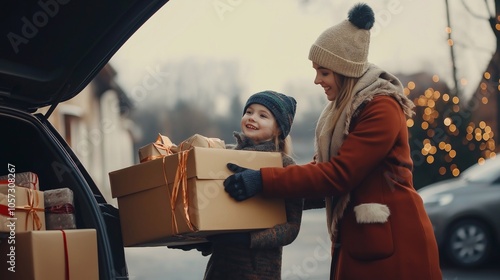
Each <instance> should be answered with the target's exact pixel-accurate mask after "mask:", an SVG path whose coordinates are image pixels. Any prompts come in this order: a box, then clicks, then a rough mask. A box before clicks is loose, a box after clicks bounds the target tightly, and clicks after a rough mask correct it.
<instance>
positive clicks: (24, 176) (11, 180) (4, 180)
mask: <svg viewBox="0 0 500 280" xmlns="http://www.w3.org/2000/svg"><path fill="white" fill-rule="evenodd" d="M12 184H14V185H16V186H18V187H23V188H28V189H33V190H39V189H40V188H39V185H40V184H39V182H38V175H37V174H35V173H33V172H21V173H11V174H7V175H3V176H0V186H8V185H12Z"/></svg>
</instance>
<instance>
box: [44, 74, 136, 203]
mask: <svg viewBox="0 0 500 280" xmlns="http://www.w3.org/2000/svg"><path fill="white" fill-rule="evenodd" d="M115 76H116V72H115V70H114V69H113V68H112V67H111V65H109V64H107V65H106V66H105V67H104V68H103V69H102V70H101V71H100V72H99V74H98V75H97V76H96V77H95V78H94V79H93V80H92V82H90V84H89V85H87V87H85V88H84V89H83V90H82V92H80V93H79V94H78V95H77V96H75V97H74V98H72V99H70V100H68V101H65V102H62V103H60V104H59V105H58V106H57V107H56V109H55V110H54V112H53V113H52V114H51V116H50V117H49V121H50V122H51V123H52V125H53V126H54V127H55V128H56V129H57V130H58V132H59V133H60V134H61V135H62V136H63V137H64V139H65V140H66V142H67V143H68V144H69V146H70V147H71V148H72V149H73V151H74V152H75V153H76V155H77V157H78V158H79V159H80V161H81V162H82V164H83V165H84V167H85V168H86V169H87V170H88V172H89V173H90V175H91V176H92V178H93V180H94V182H95V183H96V185H97V186H98V187H99V189H100V190H101V192H102V194H103V196H104V197H105V199H106V200H107V201H108V202H109V203H111V204H113V205H115V206H116V200H115V199H112V197H111V189H110V184H109V178H108V173H109V172H110V171H113V170H117V169H120V168H124V167H127V166H130V165H133V164H134V160H135V158H134V156H135V155H134V148H133V146H134V139H133V129H132V128H133V122H132V121H131V120H130V118H128V116H129V113H130V110H131V109H132V103H131V101H130V100H129V99H128V98H127V95H126V94H125V92H124V91H123V90H122V88H121V87H120V86H119V85H118V84H117V83H116V81H115Z"/></svg>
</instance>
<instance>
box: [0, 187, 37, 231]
mask: <svg viewBox="0 0 500 280" xmlns="http://www.w3.org/2000/svg"><path fill="white" fill-rule="evenodd" d="M14 204H15V207H14ZM44 208H45V206H44V197H43V192H41V191H36V190H32V189H28V188H23V187H13V188H10V187H8V186H0V232H11V231H15V232H23V231H30V230H45V212H44V211H45V209H44ZM12 214H13V216H12Z"/></svg>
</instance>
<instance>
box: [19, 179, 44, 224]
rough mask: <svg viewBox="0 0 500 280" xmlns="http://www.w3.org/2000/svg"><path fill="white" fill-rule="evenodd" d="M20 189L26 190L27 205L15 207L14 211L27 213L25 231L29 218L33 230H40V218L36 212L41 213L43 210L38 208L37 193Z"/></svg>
mask: <svg viewBox="0 0 500 280" xmlns="http://www.w3.org/2000/svg"><path fill="white" fill-rule="evenodd" d="M22 189H23V190H26V196H27V198H28V205H24V206H16V210H21V211H26V212H27V213H28V215H27V217H26V223H25V225H24V226H25V228H26V229H28V220H29V217H30V216H31V217H32V219H31V220H32V226H33V229H34V230H40V229H41V228H42V221H41V220H40V217H39V216H38V213H37V212H43V211H44V210H45V209H43V208H39V207H38V206H39V205H40V196H39V195H38V192H36V191H33V190H32V189H26V188H22Z"/></svg>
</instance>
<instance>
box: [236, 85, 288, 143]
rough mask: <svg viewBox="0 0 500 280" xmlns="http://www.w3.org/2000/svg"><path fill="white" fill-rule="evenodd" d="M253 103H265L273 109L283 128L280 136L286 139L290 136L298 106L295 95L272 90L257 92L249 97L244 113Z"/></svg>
mask: <svg viewBox="0 0 500 280" xmlns="http://www.w3.org/2000/svg"><path fill="white" fill-rule="evenodd" d="M251 104H260V105H263V106H265V107H266V108H267V109H268V110H269V111H271V113H272V114H273V116H274V118H275V119H276V122H277V124H278V126H279V128H280V130H281V134H280V137H281V138H282V139H285V138H286V137H287V136H288V134H289V133H290V130H291V127H292V123H293V118H294V116H295V111H296V107H297V102H296V101H295V99H294V98H293V97H291V96H287V95H284V94H282V93H279V92H275V91H270V90H266V91H262V92H258V93H255V94H253V95H252V96H250V98H248V100H247V103H246V104H245V107H244V108H243V114H245V112H246V110H247V108H248V106H250V105H251Z"/></svg>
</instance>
